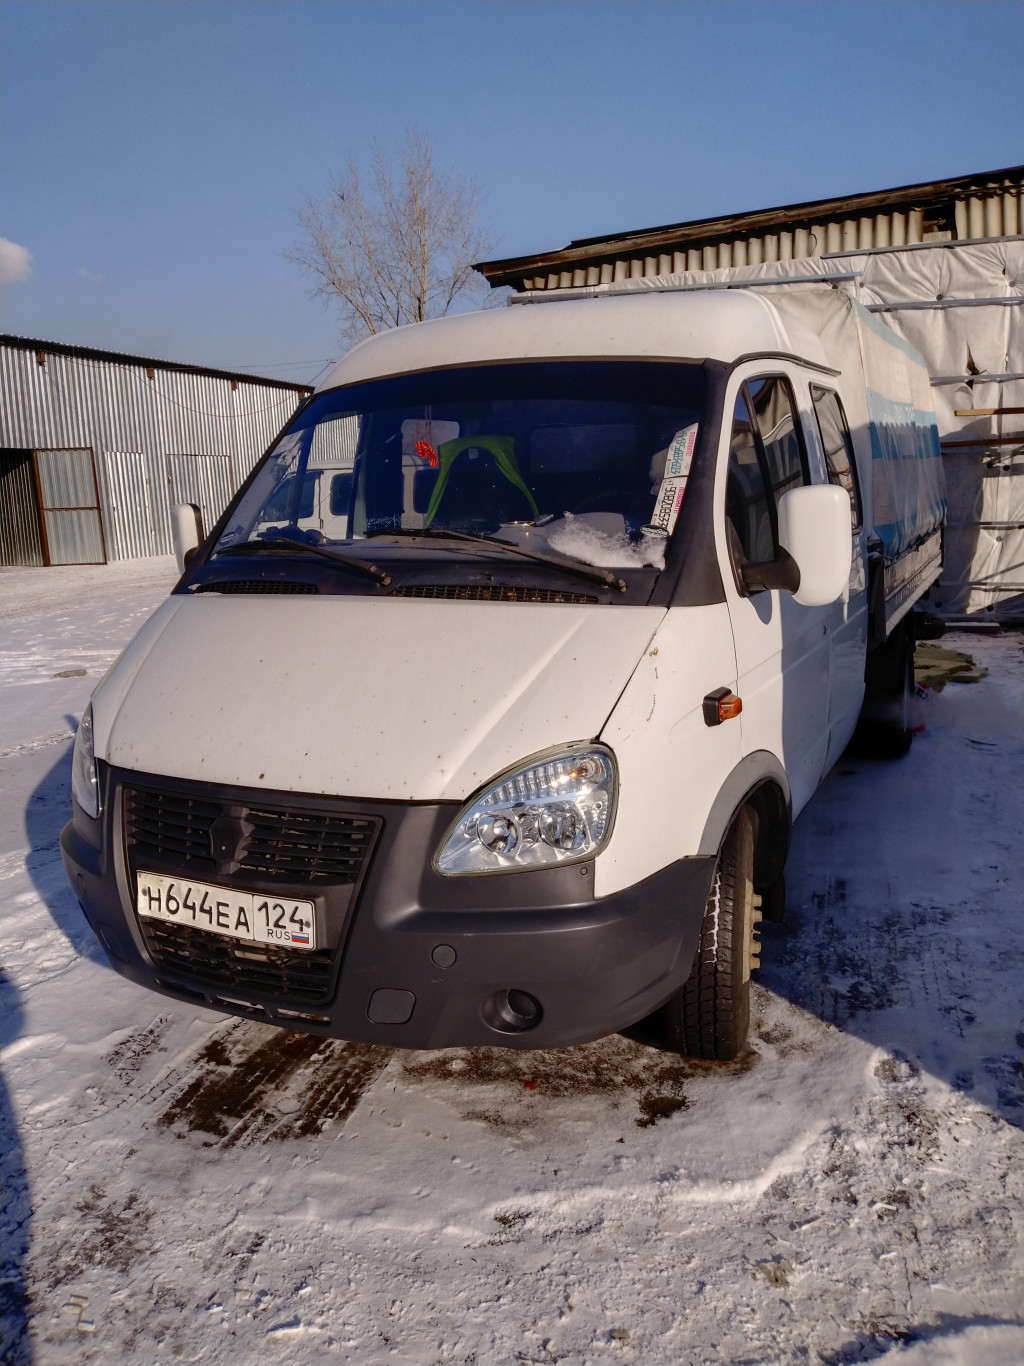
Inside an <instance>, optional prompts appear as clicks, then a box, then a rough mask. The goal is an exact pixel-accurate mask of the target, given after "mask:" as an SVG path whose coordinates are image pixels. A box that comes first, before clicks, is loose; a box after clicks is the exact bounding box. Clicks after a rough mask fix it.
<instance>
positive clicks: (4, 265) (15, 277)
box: [0, 237, 32, 285]
mask: <svg viewBox="0 0 1024 1366" xmlns="http://www.w3.org/2000/svg"><path fill="white" fill-rule="evenodd" d="M31 273H32V254H31V252H29V251H28V250H27V249H26V248H25V247H19V246H18V244H17V242H8V240H7V238H6V237H0V285H13V284H16V283H17V282H18V281H19V280H26V279H28V277H29V275H31Z"/></svg>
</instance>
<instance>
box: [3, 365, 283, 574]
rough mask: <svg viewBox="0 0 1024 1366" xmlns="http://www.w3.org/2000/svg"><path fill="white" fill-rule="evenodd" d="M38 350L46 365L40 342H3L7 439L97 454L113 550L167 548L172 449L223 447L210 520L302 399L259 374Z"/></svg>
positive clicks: (193, 452)
mask: <svg viewBox="0 0 1024 1366" xmlns="http://www.w3.org/2000/svg"><path fill="white" fill-rule="evenodd" d="M40 354H42V355H43V360H42V363H40V361H39V359H38V358H37V353H36V351H35V350H29V349H25V348H24V347H23V346H14V345H11V344H9V343H4V344H3V345H0V446H3V447H10V448H23V449H28V450H36V451H39V450H43V449H62V450H70V449H72V448H75V447H90V448H91V449H92V450H93V451H94V452H95V457H96V459H95V465H96V476H97V484H98V490H97V491H98V495H99V507H100V513H101V516H102V525H103V529H104V531H105V533H106V542H107V544H106V553H107V556H108V558H110V559H128V558H134V557H137V556H148V555H154V554H157V555H160V554H168V553H170V549H171V541H170V522H169V509H170V502H171V499H170V497H169V486H168V481H169V479H170V477H171V468H170V467H169V465H168V463H167V457H168V456H174V457H175V458H178V459H180V458H183V457H185V456H188V457H196V456H201V457H218V460H217V462H216V465H217V468H218V469H219V470H221V471H222V473H221V474H220V475H217V476H216V477H214V476H211V477H210V479H208V480H207V482H208V483H209V489H208V490H206V492H207V493H209V495H210V500H212V501H210V500H208V507H209V512H208V513H207V512H206V509H205V508H204V516H207V515H208V516H209V517H210V519H211V520H210V521H208V522H207V526H210V525H212V524H213V521H215V520H216V518H217V517H218V516H219V515H220V513H221V512H222V511H223V508H224V503H225V502H226V498H227V496H228V495H227V494H226V493H225V490H231V489H234V488H237V487H238V485H239V484H240V483H241V482H242V480H243V479H244V478H245V477H246V476H247V475H248V474H249V472H250V470H251V469H252V468H253V466H254V465H255V463H256V461H257V460H258V459H259V458H260V456H261V455H262V454H263V452H264V451H265V450H266V448H267V447H268V446H269V445H270V443H271V441H272V440H273V439H274V437H275V436H276V435H277V433H278V432H279V431H280V429H281V428H282V427H283V426H284V424H285V423H286V422H287V421H288V419H289V418H290V417H291V415H292V413H294V411H295V409H296V407H297V406H298V404H299V401H300V398H301V394H300V393H299V392H298V391H297V390H295V389H286V388H280V387H277V386H273V385H268V384H263V383H261V381H260V380H258V379H252V380H249V379H245V378H243V377H238V378H237V379H232V378H230V377H227V376H224V377H221V376H215V375H204V374H196V373H192V372H187V371H177V370H165V369H161V368H159V367H158V366H152V367H150V366H147V364H145V363H141V364H137V365H136V364H132V363H131V360H130V359H126V360H125V361H120V360H116V361H115V360H106V359H97V358H86V357H82V356H77V355H66V354H62V353H61V352H60V351H47V352H45V353H40ZM208 468H209V469H212V468H213V467H212V466H211V467H208ZM193 472H195V471H194V470H193ZM200 482H201V483H202V481H200ZM203 487H204V488H205V485H203ZM204 496H205V494H204ZM220 499H223V501H220V503H219V506H218V505H217V502H218V500H220ZM187 501H198V502H201V501H202V500H201V499H200V498H190V499H188V500H187ZM58 520H59V519H58ZM80 551H81V547H79V552H80ZM51 558H52V557H51Z"/></svg>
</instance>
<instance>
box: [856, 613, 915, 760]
mask: <svg viewBox="0 0 1024 1366" xmlns="http://www.w3.org/2000/svg"><path fill="white" fill-rule="evenodd" d="M894 672H895V678H893V679H891V681H889V682H888V683H887V684H884V685H882V684H878V683H875V684H873V685H870V684H869V686H868V690H867V693H866V695H865V699H864V709H863V711H862V713H861V720H860V722H859V724H858V727H857V743H858V748H860V749H861V750H862V751H863V752H864V753H865V754H866V755H867V756H868V757H869V758H872V759H902V757H903V755H904V754H906V752H907V750H908V749H909V748H910V745H911V742H912V741H913V739H914V731H913V726H912V721H911V711H910V708H911V699H912V697H913V695H914V642H913V640H912V639H911V638H910V637H909V636H908V635H906V634H903V635H902V636H901V638H900V640H899V641H898V643H897V654H896V668H895V671H894Z"/></svg>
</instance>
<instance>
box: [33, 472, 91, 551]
mask: <svg viewBox="0 0 1024 1366" xmlns="http://www.w3.org/2000/svg"><path fill="white" fill-rule="evenodd" d="M33 455H34V457H35V474H36V487H37V489H38V492H39V511H40V514H41V516H42V522H43V554H44V556H45V559H46V563H47V564H106V561H107V551H106V545H105V543H104V539H103V523H102V520H101V518H100V505H99V498H98V497H97V494H96V464H95V461H94V460H93V455H92V448H91V447H90V446H83V447H79V448H76V449H71V450H37V451H34V452H33Z"/></svg>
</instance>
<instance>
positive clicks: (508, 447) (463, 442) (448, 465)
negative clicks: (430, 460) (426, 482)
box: [423, 436, 540, 529]
mask: <svg viewBox="0 0 1024 1366" xmlns="http://www.w3.org/2000/svg"><path fill="white" fill-rule="evenodd" d="M474 449H476V450H483V451H487V452H489V454H491V455H493V457H494V463H495V464H496V465H497V467H498V469H499V470H500V471H501V473H502V474H503V475H504V476H505V478H506V479H507V480H508V482H509V483H510V484H513V485H515V487H516V488H517V489H519V490H520V491H521V492H522V493H523V494H525V496H526V500H527V502H528V503H529V504H530V507H531V509H532V510H533V515H534V517H539V516H540V509H539V508H538V507H537V503H536V500H535V499H534V496H533V494H532V493H531V492H530V490H529V489H528V488H527V486H526V483H525V481H524V479H523V476H522V475H521V474H520V473H519V462H518V461H517V460H516V445H515V438H514V437H511V436H460V437H457V438H456V439H455V440H454V441H446V442H445V443H444V445H442V446H439V447H438V451H437V460H438V472H437V483H436V484H435V485H434V489H433V492H432V493H431V495H430V502H429V503H428V505H427V510H426V512H425V513H424V514H423V526H424V529H426V528H427V527H428V526H430V524H431V522H432V521H433V520H434V518H435V517H436V516H437V509H438V508H439V507H440V506H441V499H442V498H443V497H444V491H445V489H446V488H447V487H448V476H449V475H450V474H451V470H452V465H453V464H454V463H455V458H456V456H459V455H461V454H462V452H463V451H469V450H474Z"/></svg>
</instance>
